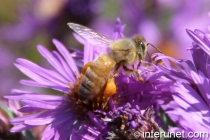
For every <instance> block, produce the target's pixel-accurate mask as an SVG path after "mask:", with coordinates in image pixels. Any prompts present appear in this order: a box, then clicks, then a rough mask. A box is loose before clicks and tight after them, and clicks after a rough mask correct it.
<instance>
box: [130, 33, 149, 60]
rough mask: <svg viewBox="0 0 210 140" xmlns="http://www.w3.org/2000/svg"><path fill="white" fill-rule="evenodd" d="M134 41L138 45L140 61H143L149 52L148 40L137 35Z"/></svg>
mask: <svg viewBox="0 0 210 140" xmlns="http://www.w3.org/2000/svg"><path fill="white" fill-rule="evenodd" d="M132 39H133V41H134V42H135V45H136V50H137V56H138V59H139V60H143V59H144V58H145V56H146V52H147V45H146V40H145V39H144V38H143V37H142V36H140V35H136V36H134V37H133V38H132Z"/></svg>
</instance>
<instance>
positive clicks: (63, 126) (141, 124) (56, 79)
mask: <svg viewBox="0 0 210 140" xmlns="http://www.w3.org/2000/svg"><path fill="white" fill-rule="evenodd" d="M124 28H125V26H124V25H121V22H120V20H119V19H117V21H116V24H115V28H114V33H113V36H112V39H113V40H116V39H119V38H122V37H124V34H123V30H124ZM187 33H188V34H189V36H190V37H191V38H192V39H193V41H194V42H193V44H192V47H191V48H189V50H190V51H191V52H192V56H193V60H194V63H193V62H191V61H189V60H176V59H174V58H171V57H169V56H165V55H163V54H160V53H156V54H153V55H152V59H153V63H150V62H143V64H142V66H141V67H140V68H139V69H138V71H139V73H140V74H141V76H142V77H143V79H144V81H145V82H140V81H138V80H137V78H136V77H135V76H133V75H131V76H128V75H126V74H125V73H124V72H123V71H121V70H119V75H118V76H116V77H115V83H116V86H117V92H116V93H115V94H114V95H113V96H112V97H110V98H109V99H108V101H107V103H106V105H107V106H108V107H106V108H97V109H95V108H94V109H93V108H92V107H91V103H89V102H83V101H81V100H80V99H79V98H78V95H77V94H75V92H74V90H75V87H74V86H76V85H77V84H80V78H81V77H79V75H77V74H79V73H80V72H79V69H78V65H79V66H83V65H85V64H87V63H88V62H92V61H93V60H94V59H95V58H96V57H97V56H98V55H99V54H100V53H101V52H106V49H103V48H98V47H95V46H92V45H91V44H89V43H88V42H86V41H85V40H84V39H83V38H81V37H80V36H78V35H76V34H75V37H76V39H77V40H78V41H79V42H81V43H82V44H84V53H82V52H77V51H76V52H74V53H72V54H71V53H69V52H68V51H67V49H66V48H65V47H64V45H63V44H62V43H60V42H59V41H57V40H55V39H54V40H53V43H54V45H55V46H56V48H57V50H58V51H52V52H49V51H48V50H47V49H46V48H45V47H43V46H41V45H39V46H38V47H37V49H38V51H39V52H40V54H41V55H42V56H43V57H44V58H45V59H46V60H47V61H48V62H49V63H50V64H51V66H52V67H53V69H46V68H43V67H41V66H39V65H37V64H34V63H33V62H30V61H28V60H26V59H22V58H18V59H17V64H15V66H16V67H17V68H18V69H19V70H20V71H22V72H23V73H24V74H25V75H27V76H28V77H30V78H31V79H32V80H21V81H20V82H21V83H22V84H24V85H28V86H34V87H39V88H49V89H53V90H57V91H59V92H61V93H63V94H62V95H60V96H55V95H49V94H41V93H36V92H30V91H23V90H17V89H14V90H12V93H11V94H8V95H5V96H4V97H5V98H7V99H14V100H19V101H21V102H22V103H23V107H22V108H21V109H19V111H20V112H23V113H27V115H26V116H21V117H17V118H14V119H12V120H11V121H10V122H11V123H12V124H15V126H14V127H13V128H12V129H11V131H12V132H20V131H23V130H27V129H31V128H33V127H35V126H39V125H46V124H47V125H48V126H47V127H46V129H45V130H44V132H43V135H42V139H43V140H45V139H60V140H63V139H67V138H69V137H70V139H73V140H76V139H86V140H94V139H141V138H142V139H143V137H142V135H141V136H140V137H139V138H137V137H135V136H134V132H136V131H139V132H154V131H159V129H160V128H159V126H163V125H165V124H164V123H166V125H167V126H168V128H169V124H167V123H168V122H162V124H161V123H160V120H161V119H162V118H161V117H158V112H159V110H160V108H161V109H162V110H163V111H164V113H165V114H167V115H168V116H169V118H170V119H171V120H172V121H173V122H174V123H175V125H176V127H170V128H169V131H173V132H178V131H182V130H185V131H186V132H189V131H193V132H201V131H202V132H203V131H204V132H209V130H210V129H209V126H210V125H209V93H210V92H209V89H208V85H209V84H210V83H209V76H210V74H209V72H208V71H209V70H208V69H209V68H210V65H209V64H210V62H209V54H210V49H209V45H210V42H209V34H205V33H203V32H201V31H199V30H195V31H194V32H193V31H190V30H187ZM73 57H77V58H79V59H77V60H76V62H77V63H76V62H75V59H73ZM99 104H100V103H99ZM148 107H150V108H148ZM152 110H154V111H152ZM153 115H154V117H153ZM189 116H190V117H191V118H190V119H189Z"/></svg>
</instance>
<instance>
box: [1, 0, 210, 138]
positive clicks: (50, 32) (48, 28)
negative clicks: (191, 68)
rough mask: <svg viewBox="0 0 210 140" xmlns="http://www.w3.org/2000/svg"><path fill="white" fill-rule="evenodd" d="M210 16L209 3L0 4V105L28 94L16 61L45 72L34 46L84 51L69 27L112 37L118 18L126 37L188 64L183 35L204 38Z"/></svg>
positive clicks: (71, 0) (69, 0) (75, 0)
mask: <svg viewBox="0 0 210 140" xmlns="http://www.w3.org/2000/svg"><path fill="white" fill-rule="evenodd" d="M209 11H210V1H209V0H200V1H198V0H197V1H193V2H192V1H191V0H185V1H183V0H173V1H172V0H170V1H169V0H129V1H128V0H106V1H105V0H104V1H102V0H0V102H2V101H3V99H2V98H1V97H2V96H3V95H5V94H8V93H10V90H11V89H13V88H21V89H26V88H31V87H26V86H22V85H21V84H19V80H20V79H27V77H26V76H24V75H23V74H22V73H21V72H20V71H19V70H18V69H17V68H16V67H15V66H14V63H15V60H16V59H17V58H19V57H21V58H26V59H29V60H31V61H33V62H35V63H38V64H40V65H41V66H43V67H47V66H48V65H47V63H46V61H44V59H43V58H42V57H41V55H40V54H39V53H38V51H37V50H36V46H37V45H38V44H42V45H44V46H46V47H47V48H48V49H49V50H54V49H55V47H54V45H53V44H52V39H53V38H55V39H58V40H60V41H61V42H62V43H63V44H64V45H65V46H66V47H67V48H68V49H69V51H72V48H75V49H79V50H83V47H82V45H81V44H79V43H78V42H77V41H76V40H75V39H74V37H73V35H72V30H71V29H69V27H68V26H67V23H68V22H75V23H78V24H82V25H85V26H88V27H90V28H92V29H94V30H96V31H98V32H99V33H101V34H103V35H105V36H107V37H111V36H112V32H113V27H114V25H115V21H116V19H117V18H118V17H119V18H120V19H121V22H122V23H123V24H126V28H125V31H124V34H125V35H126V36H127V37H132V36H133V35H134V34H141V35H143V36H144V37H145V38H146V40H147V42H149V43H151V44H153V45H154V46H156V47H158V48H160V49H161V50H162V51H163V53H164V54H166V55H169V56H172V57H175V58H181V59H190V60H191V54H190V52H189V51H187V48H188V47H190V46H191V39H190V38H189V37H188V35H187V34H186V29H191V30H194V29H200V30H202V31H204V32H207V31H208V25H209V24H210V20H209V17H208V12H209ZM149 52H150V54H152V53H154V52H155V50H154V49H153V48H149ZM30 90H34V89H30ZM37 90H38V88H36V92H38V91H37ZM39 90H40V89H39ZM45 90H46V89H45ZM43 92H44V91H42V93H43ZM46 93H51V94H53V93H54V92H53V91H51V92H46ZM2 103H3V104H4V105H5V106H8V107H10V108H11V107H13V112H14V110H17V109H18V108H19V107H18V103H16V102H14V103H13V102H12V103H11V102H7V101H4V102H2ZM0 111H1V109H0ZM0 114H1V112H0ZM15 114H16V115H17V116H21V115H20V114H18V113H15ZM7 118H8V117H7ZM8 120H9V119H7V122H8V124H9V121H8ZM0 126H1V121H0ZM43 129H44V127H41V128H39V129H36V130H34V132H33V134H34V135H35V136H36V139H40V137H41V133H42V130H43ZM8 130H9V128H8ZM8 130H6V131H7V132H8ZM0 132H1V127H0Z"/></svg>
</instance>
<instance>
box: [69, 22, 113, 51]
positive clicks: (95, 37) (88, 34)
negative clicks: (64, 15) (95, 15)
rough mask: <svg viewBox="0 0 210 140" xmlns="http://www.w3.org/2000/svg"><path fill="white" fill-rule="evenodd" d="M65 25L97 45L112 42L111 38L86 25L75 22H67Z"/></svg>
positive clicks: (106, 45)
mask: <svg viewBox="0 0 210 140" xmlns="http://www.w3.org/2000/svg"><path fill="white" fill-rule="evenodd" d="M67 25H68V26H69V27H70V28H71V29H73V30H74V31H75V32H76V33H77V34H79V35H80V36H81V37H83V38H84V39H85V40H87V41H88V42H89V43H90V44H92V45H95V46H99V47H109V46H110V44H111V43H113V40H111V39H109V38H107V37H105V36H103V35H101V34H99V33H97V32H96V31H94V30H92V29H90V28H88V27H85V26H82V25H79V24H75V23H68V24H67Z"/></svg>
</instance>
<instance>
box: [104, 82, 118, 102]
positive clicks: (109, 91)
mask: <svg viewBox="0 0 210 140" xmlns="http://www.w3.org/2000/svg"><path fill="white" fill-rule="evenodd" d="M116 90H117V87H116V84H115V82H114V78H110V79H109V80H108V81H107V85H106V88H105V90H104V97H106V98H109V97H111V96H112V95H113V94H115V92H116Z"/></svg>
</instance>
